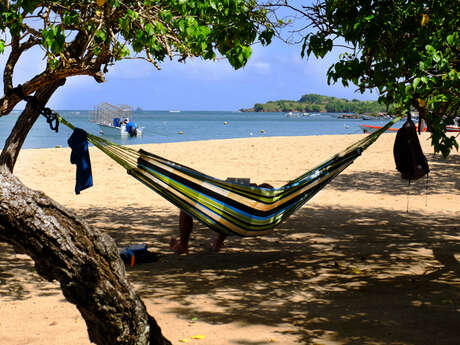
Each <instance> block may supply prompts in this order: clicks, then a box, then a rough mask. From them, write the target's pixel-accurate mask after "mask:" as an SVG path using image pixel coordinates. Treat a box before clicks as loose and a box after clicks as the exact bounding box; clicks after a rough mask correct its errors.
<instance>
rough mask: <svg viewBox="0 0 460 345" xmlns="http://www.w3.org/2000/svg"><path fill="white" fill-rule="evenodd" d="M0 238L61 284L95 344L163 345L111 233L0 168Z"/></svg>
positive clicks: (163, 339) (166, 343)
mask: <svg viewBox="0 0 460 345" xmlns="http://www.w3.org/2000/svg"><path fill="white" fill-rule="evenodd" d="M0 240H2V241H5V242H7V243H9V244H11V245H13V246H14V248H15V249H16V250H17V251H18V252H21V253H25V254H27V255H29V256H30V257H31V258H32V259H33V260H34V261H35V267H36V269H37V272H38V273H39V274H40V275H41V276H42V277H44V278H45V279H47V280H49V281H53V280H57V281H59V283H60V284H61V288H62V291H63V293H64V296H65V297H66V299H67V300H68V301H69V302H71V303H73V304H75V305H76V306H77V308H78V310H79V311H80V312H81V314H82V316H83V318H84V319H85V321H86V324H87V327H88V333H89V337H90V340H91V341H92V342H94V343H96V344H98V345H113V344H117V345H168V344H171V343H170V342H169V341H168V340H167V339H165V338H164V337H163V335H162V333H161V330H160V328H159V327H158V325H157V323H156V322H155V320H154V319H153V318H152V317H151V316H150V315H148V314H147V311H146V308H145V305H144V304H143V302H142V301H141V300H140V298H139V297H137V295H136V293H135V291H134V289H133V287H132V286H131V285H130V284H129V282H128V280H127V278H126V273H125V269H124V265H123V262H122V261H121V259H120V256H119V252H118V249H117V247H116V245H115V243H114V241H113V239H112V238H111V237H109V236H108V235H105V234H103V233H101V232H99V231H98V230H96V229H93V228H90V227H89V226H88V225H87V224H86V223H84V222H83V221H82V220H80V219H79V218H78V217H77V216H76V215H75V214H73V213H72V212H70V211H68V210H66V209H65V208H63V207H62V206H60V205H59V204H57V203H56V202H54V201H53V200H51V199H50V198H48V197H47V196H46V195H44V194H43V193H40V192H36V191H32V190H30V189H28V188H27V187H26V186H24V185H23V184H22V183H21V182H20V181H19V180H18V179H17V178H16V177H14V176H13V175H11V173H10V172H9V171H8V170H7V169H5V168H0Z"/></svg>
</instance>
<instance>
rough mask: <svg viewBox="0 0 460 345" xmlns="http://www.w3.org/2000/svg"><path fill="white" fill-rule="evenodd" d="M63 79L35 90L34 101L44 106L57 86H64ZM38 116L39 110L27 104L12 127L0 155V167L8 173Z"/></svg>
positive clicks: (11, 169)
mask: <svg viewBox="0 0 460 345" xmlns="http://www.w3.org/2000/svg"><path fill="white" fill-rule="evenodd" d="M64 83H65V79H62V80H58V81H56V82H55V83H53V84H51V85H49V86H45V87H42V88H40V89H39V90H37V92H36V93H35V97H36V100H37V102H38V103H39V104H43V105H45V104H46V103H48V100H49V99H50V97H51V96H52V95H53V93H54V92H55V91H56V90H57V88H58V87H59V86H62V85H64ZM39 116H40V109H37V108H36V107H34V105H33V104H30V103H27V105H26V107H25V109H24V111H23V112H22V114H21V115H20V116H19V118H18V120H17V121H16V124H15V125H14V127H13V130H12V131H11V133H10V135H9V137H8V139H6V142H5V146H4V147H3V151H2V153H1V155H0V165H5V166H6V167H7V168H8V169H9V170H10V171H13V168H14V165H15V164H16V160H17V158H18V155H19V151H21V147H22V145H23V144H24V141H25V140H26V137H27V134H29V131H30V129H31V128H32V126H33V125H34V123H35V121H37V119H38V117H39Z"/></svg>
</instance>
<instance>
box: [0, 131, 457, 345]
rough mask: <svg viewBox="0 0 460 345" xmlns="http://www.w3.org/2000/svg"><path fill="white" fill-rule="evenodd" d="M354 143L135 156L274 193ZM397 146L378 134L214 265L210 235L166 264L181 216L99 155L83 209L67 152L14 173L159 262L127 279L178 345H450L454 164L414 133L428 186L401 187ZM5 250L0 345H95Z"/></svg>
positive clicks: (270, 141)
mask: <svg viewBox="0 0 460 345" xmlns="http://www.w3.org/2000/svg"><path fill="white" fill-rule="evenodd" d="M361 137H362V135H360V134H357V135H344V136H342V135H340V136H310V137H279V138H248V139H233V140H220V141H202V142H185V143H171V144H151V145H144V146H143V148H144V149H146V150H148V151H150V152H153V153H155V154H158V155H160V156H164V157H167V158H169V159H171V160H176V161H178V162H181V163H183V164H185V165H189V166H191V167H193V168H195V169H197V170H200V171H202V172H204V173H207V174H209V175H212V176H215V177H218V178H223V179H225V178H226V177H250V178H251V181H252V182H256V183H262V182H268V183H270V184H272V185H274V186H281V185H283V184H284V183H286V182H287V181H288V180H291V179H293V178H295V177H297V176H299V175H300V174H302V173H303V172H305V171H307V170H309V169H310V168H312V167H313V166H315V165H316V164H318V163H321V162H322V161H324V160H326V159H327V158H329V156H331V155H332V154H335V153H337V152H338V151H340V150H341V149H343V148H345V147H346V146H348V145H349V144H352V143H353V142H355V141H357V140H358V139H359V138H361ZM394 138H395V135H394V134H384V135H383V136H382V137H381V138H380V139H379V140H378V141H377V142H376V143H375V144H374V145H373V146H371V147H370V148H369V149H368V150H367V151H365V152H364V154H363V155H362V156H361V157H360V158H358V159H357V160H356V162H355V163H354V164H353V165H351V166H350V167H349V168H348V169H347V170H345V171H344V172H343V173H342V174H341V175H340V176H338V177H337V178H336V179H335V180H334V181H333V182H332V183H331V184H329V185H328V186H327V187H326V188H325V189H323V190H322V191H321V192H319V193H318V194H317V195H316V196H315V197H314V198H313V199H312V200H311V201H309V202H308V203H307V204H305V205H304V206H303V207H302V208H301V209H299V210H298V211H297V212H296V213H295V214H294V215H292V216H291V217H290V218H289V219H288V220H287V221H286V222H284V223H282V224H281V225H280V226H279V227H278V228H277V229H276V230H275V231H274V232H273V233H271V234H269V235H266V236H262V237H256V238H232V237H231V238H228V240H227V241H226V246H225V248H224V249H223V250H222V252H221V253H210V252H209V251H208V248H209V243H210V237H211V236H212V235H213V233H212V232H211V231H210V230H208V229H207V228H206V227H204V226H202V225H199V224H197V223H195V230H194V233H193V235H192V239H191V243H190V244H191V247H190V254H189V255H181V256H179V255H176V254H174V253H172V252H171V251H170V249H169V246H168V243H169V239H170V237H171V236H175V235H176V234H177V227H178V209H177V208H176V207H174V206H173V205H171V204H169V203H168V202H167V201H165V200H163V199H162V198H161V197H160V196H158V195H156V194H155V193H153V192H152V191H150V190H149V189H147V188H146V187H145V186H143V185H141V184H140V183H139V182H138V181H136V180H135V179H133V178H131V177H129V176H128V175H127V174H126V172H125V171H124V169H123V168H121V167H120V166H118V165H117V164H116V163H115V162H113V161H112V160H110V158H108V157H107V156H106V155H104V154H103V153H101V152H100V151H99V150H97V149H94V148H91V152H90V154H91V161H92V169H93V179H94V187H92V188H90V189H87V190H85V191H83V192H82V193H81V194H80V195H75V193H74V184H75V166H74V165H71V164H70V149H68V148H56V149H34V150H24V151H23V152H22V153H21V155H20V157H19V160H18V163H17V165H16V168H15V174H16V175H17V176H18V177H19V178H20V179H21V181H22V182H23V183H24V184H26V185H27V186H29V187H31V188H32V189H36V190H41V191H43V192H45V193H46V194H47V195H49V196H50V197H52V198H53V199H55V200H56V201H58V202H59V203H60V204H62V205H64V206H65V207H67V208H70V209H72V210H74V211H75V212H76V213H78V214H79V215H80V216H81V217H83V218H84V219H85V220H86V221H87V222H88V223H89V224H91V225H93V226H95V227H97V228H99V229H101V230H102V231H105V232H107V233H108V234H110V235H111V236H112V237H113V238H114V239H115V240H116V242H117V244H118V246H119V247H120V248H122V247H124V246H125V245H128V244H135V243H146V244H148V246H149V249H150V250H151V251H153V252H156V253H158V254H159V255H161V259H160V261H158V262H155V263H149V264H139V265H137V266H134V267H132V268H128V269H127V271H128V274H129V277H130V281H131V282H132V284H133V285H134V286H135V287H136V290H137V291H138V293H139V295H140V296H141V297H142V299H143V301H144V303H145V304H146V306H147V308H148V310H149V313H150V314H151V315H153V316H154V317H155V319H156V320H157V321H158V323H159V325H160V327H161V328H162V330H163V332H164V334H165V336H166V337H167V338H168V339H169V340H170V341H171V342H172V343H173V344H182V343H185V342H187V343H189V344H197V345H220V344H233V345H263V344H284V345H290V344H311V345H336V344H347V345H352V344H356V345H359V344H373V345H377V344H407V345H424V344H426V345H436V344H437V345H458V344H459V343H460V332H459V324H460V262H459V261H460V231H459V230H460V154H459V153H458V152H457V151H454V152H453V154H452V155H451V156H450V157H449V158H448V159H447V160H444V159H442V158H441V157H439V156H434V155H433V154H432V152H433V149H432V148H431V146H430V142H429V139H428V138H429V137H428V134H422V135H421V137H420V138H421V143H422V146H423V148H424V152H425V154H426V156H427V158H428V160H429V164H430V169H431V172H430V174H429V179H428V180H426V179H421V180H418V181H416V182H413V183H411V184H410V185H408V184H407V181H402V180H401V179H400V177H399V173H398V172H397V171H396V169H395V165H394V161H393V143H394ZM458 140H459V141H460V138H459V139H458ZM0 249H1V250H0V344H1V345H28V344H33V345H45V344H46V345H49V344H53V345H69V344H72V345H88V344H90V342H89V340H88V336H87V332H86V327H85V323H84V321H83V319H82V318H81V316H80V314H79V313H78V312H77V310H76V308H75V307H74V306H73V305H72V304H70V303H68V302H66V301H65V299H64V297H63V296H62V294H61V292H60V289H59V285H58V284H56V283H48V282H46V281H45V280H43V279H42V278H40V277H39V276H38V275H37V273H36V272H35V270H34V265H33V262H32V261H31V260H29V259H28V258H27V257H26V256H24V255H19V254H15V253H14V251H13V250H12V248H10V247H9V246H8V245H6V244H4V243H0ZM197 335H200V336H199V337H195V338H199V339H194V338H193V337H194V336H197Z"/></svg>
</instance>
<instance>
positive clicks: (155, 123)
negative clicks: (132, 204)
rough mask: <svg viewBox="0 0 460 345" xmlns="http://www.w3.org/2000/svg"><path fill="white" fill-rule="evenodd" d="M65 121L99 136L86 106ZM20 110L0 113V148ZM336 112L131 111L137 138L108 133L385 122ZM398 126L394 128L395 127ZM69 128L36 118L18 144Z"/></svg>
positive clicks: (236, 131) (200, 135) (228, 133)
mask: <svg viewBox="0 0 460 345" xmlns="http://www.w3.org/2000/svg"><path fill="white" fill-rule="evenodd" d="M57 112H58V113H59V114H60V115H61V116H62V117H64V118H65V119H66V120H67V121H69V122H71V123H72V124H74V125H75V126H76V127H79V128H82V129H84V130H85V131H87V132H89V133H92V134H95V135H100V134H99V132H100V130H99V127H98V126H97V124H95V123H93V122H90V121H89V115H90V111H88V110H62V111H57ZM19 113H20V111H17V110H15V111H13V113H12V114H10V115H8V116H3V117H0V145H1V146H0V147H3V146H4V143H5V140H6V138H7V137H8V135H9V133H10V132H11V129H12V128H13V126H14V124H15V122H16V120H17V118H18V116H19ZM339 115H340V114H338V113H309V114H305V115H304V114H302V113H299V114H289V113H262V112H257V113H256V112H237V111H168V110H166V111H147V110H143V111H135V112H134V113H133V116H132V117H131V119H132V120H134V122H135V123H136V125H137V126H138V127H143V128H144V130H143V135H142V136H141V137H120V136H119V137H110V136H103V137H104V138H106V139H107V140H110V141H112V142H115V143H117V144H121V145H134V144H150V143H172V142H183V141H197V140H213V139H233V138H251V137H276V136H311V135H339V134H340V135H342V134H357V133H362V130H361V128H360V127H359V125H360V124H367V125H373V126H382V125H384V124H385V123H386V122H387V121H389V120H377V119H371V120H362V119H339V118H338V116H339ZM396 127H397V126H396ZM71 134H72V131H71V130H70V129H69V128H67V127H66V126H64V125H62V124H60V126H59V131H58V132H57V133H56V132H54V131H52V130H50V128H49V125H48V124H47V122H46V119H45V118H44V117H43V116H41V117H40V118H39V119H38V120H37V122H36V123H35V125H34V127H33V128H32V129H31V131H30V133H29V135H28V136H27V139H26V141H25V143H24V145H23V148H27V149H30V148H51V147H66V146H67V140H68V138H69V137H70V135H71Z"/></svg>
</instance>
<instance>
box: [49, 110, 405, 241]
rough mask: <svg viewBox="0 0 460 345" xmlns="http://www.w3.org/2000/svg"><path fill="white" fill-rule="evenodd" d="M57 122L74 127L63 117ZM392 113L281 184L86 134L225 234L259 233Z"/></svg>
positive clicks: (332, 172)
mask: <svg viewBox="0 0 460 345" xmlns="http://www.w3.org/2000/svg"><path fill="white" fill-rule="evenodd" d="M58 119H59V122H61V123H63V124H65V125H67V126H68V127H70V128H71V129H75V127H74V126H73V125H72V124H70V123H69V122H67V121H66V120H65V119H64V118H62V117H60V116H59V117H58ZM399 120H400V118H396V119H394V120H392V121H390V122H389V123H388V124H387V125H385V126H384V127H382V128H381V129H380V130H378V131H376V132H373V133H371V134H369V135H368V136H366V137H365V138H363V139H361V140H359V141H358V142H356V143H355V144H353V145H351V146H349V147H347V148H346V149H345V150H343V151H341V152H339V153H337V154H336V155H334V156H333V157H331V158H330V159H328V160H327V161H325V162H324V163H322V164H320V165H318V166H317V167H315V168H313V169H312V170H310V171H308V172H306V173H304V174H303V175H301V176H299V177H298V178H296V179H294V180H292V181H290V182H288V183H286V184H285V185H284V186H282V187H279V188H262V187H256V186H247V185H242V184H238V183H235V182H230V181H224V180H219V179H217V178H214V177H211V176H208V175H205V174H203V173H201V172H199V171H196V170H194V169H192V168H189V167H186V166H185V165H182V164H179V163H176V162H172V161H170V160H168V159H165V158H162V157H160V156H157V155H154V154H152V153H149V152H147V151H144V150H139V151H137V150H134V149H131V148H129V147H125V146H120V145H117V144H114V143H111V142H109V141H107V140H105V139H103V138H101V137H98V136H95V135H92V134H89V133H88V140H89V141H90V142H91V143H92V144H93V145H94V146H96V147H98V148H99V149H100V150H102V151H103V152H105V153H106V154H107V155H108V156H109V157H111V158H112V159H114V160H115V161H116V162H117V163H119V164H120V165H121V166H123V167H124V168H126V169H127V172H128V174H130V175H131V176H133V177H134V178H136V179H137V180H139V181H140V182H142V183H143V184H145V185H146V186H147V187H149V188H150V189H152V190H153V191H155V192H157V193H158V194H160V195H161V196H163V197H164V198H166V199H167V200H168V201H170V202H171V203H173V204H174V205H176V206H177V207H179V208H180V209H182V210H183V211H185V212H186V213H188V214H189V215H190V216H192V217H194V218H195V219H197V220H199V221H200V222H202V223H204V224H205V225H207V226H208V227H209V228H211V229H213V230H215V231H217V232H219V233H222V234H225V235H238V236H258V235H262V234H265V233H267V232H269V231H270V230H272V229H273V228H274V227H275V226H277V225H278V224H280V223H281V222H282V221H283V220H285V219H286V218H287V217H288V216H289V215H291V214H292V213H293V212H294V211H295V210H297V209H298V208H299V207H300V206H302V205H303V204H304V203H305V202H307V201H308V200H309V199H311V198H312V197H313V196H314V195H315V194H316V193H318V192H319V191H320V190H321V189H322V188H324V187H325V186H326V185H327V184H328V183H329V182H331V181H332V179H334V178H335V177H336V176H337V175H338V174H340V173H341V172H342V171H343V170H344V169H345V168H347V167H348V166H349V165H350V164H352V163H353V161H354V160H355V159H356V158H357V157H358V156H360V155H361V153H362V151H363V150H365V149H366V148H368V147H369V146H370V145H371V144H372V143H374V142H375V141H376V140H377V138H378V137H379V136H380V135H381V134H382V133H383V132H385V131H386V130H387V129H388V128H389V127H390V126H391V125H393V124H394V123H396V122H397V121H399Z"/></svg>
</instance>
